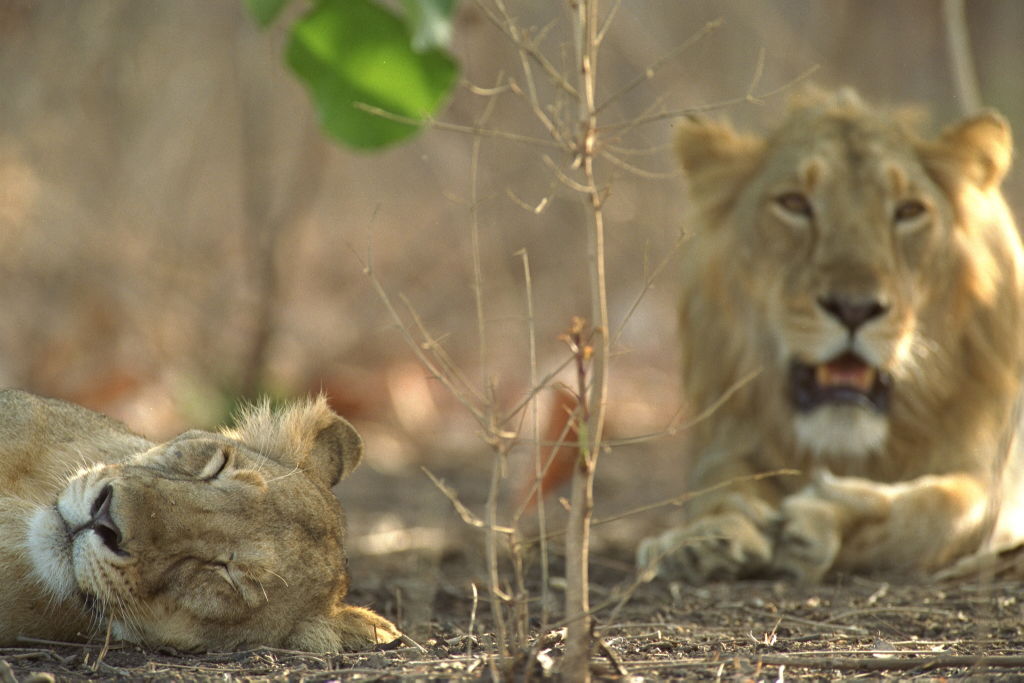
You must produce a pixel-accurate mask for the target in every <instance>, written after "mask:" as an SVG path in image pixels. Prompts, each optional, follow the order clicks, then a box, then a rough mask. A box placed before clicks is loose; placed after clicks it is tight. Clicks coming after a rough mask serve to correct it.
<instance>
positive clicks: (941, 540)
mask: <svg viewBox="0 0 1024 683" xmlns="http://www.w3.org/2000/svg"><path fill="white" fill-rule="evenodd" d="M987 506H988V497H987V495H986V494H985V490H984V487H983V486H982V485H981V483H980V481H979V480H978V479H977V478H975V477H973V476H971V475H968V474H964V473H959V474H948V475H928V476H923V477H918V478H917V479H912V480H910V481H906V482H899V483H894V484H887V483H883V482H877V481H872V480H869V479H861V478H858V477H836V476H834V475H832V474H830V473H827V472H824V473H821V474H819V475H818V476H817V477H816V478H815V481H814V482H813V483H811V484H810V485H808V486H807V487H806V488H805V489H803V490H802V491H800V492H799V493H796V494H794V495H792V496H790V497H789V498H787V499H786V500H785V501H784V502H783V504H782V507H781V519H780V525H779V529H780V531H779V537H778V540H777V542H776V545H775V552H774V556H773V558H772V567H773V570H774V571H776V572H778V573H782V574H788V575H790V576H793V577H795V578H797V579H799V580H804V581H817V580H820V579H821V578H822V577H823V576H824V575H825V574H826V573H827V572H829V571H832V570H839V571H869V570H886V569H899V570H904V571H929V570H933V569H935V568H938V567H941V566H944V565H946V564H948V563H949V562H951V561H952V560H954V559H956V558H957V557H959V556H960V555H962V554H964V553H966V552H970V551H972V550H974V549H975V548H976V547H977V546H978V544H979V543H980V542H981V539H982V536H983V534H984V531H985V529H984V526H985V520H986V510H987Z"/></svg>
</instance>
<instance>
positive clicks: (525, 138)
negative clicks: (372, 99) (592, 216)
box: [352, 102, 564, 149]
mask: <svg viewBox="0 0 1024 683" xmlns="http://www.w3.org/2000/svg"><path fill="white" fill-rule="evenodd" d="M352 106H353V107H355V108H356V109H360V110H362V111H365V112H366V113H368V114H373V115H374V116H379V117H381V118H382V119H387V120H389V121H395V122H397V123H407V124H409V125H411V126H426V127H427V128H433V129H434V130H443V131H449V132H452V133H463V134H465V135H479V136H482V137H485V138H498V139H501V140H509V141H511V142H521V143H524V144H528V145H536V146H538V147H547V148H552V149H564V148H563V146H562V145H560V144H558V143H557V142H554V141H552V140H545V139H544V138H535V137H531V136H529V135H520V134H519V133H510V132H508V131H505V130H494V129H491V128H477V127H476V126H463V125H460V124H457V123H448V122H447V121H437V120H435V119H417V118H413V117H411V116H402V115H401V114H395V113H394V112H390V111H388V110H386V109H381V108H380V107H375V106H373V105H372V104H366V103H365V102H353V103H352Z"/></svg>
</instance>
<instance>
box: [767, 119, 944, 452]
mask: <svg viewBox="0 0 1024 683" xmlns="http://www.w3.org/2000/svg"><path fill="white" fill-rule="evenodd" d="M793 149H801V150H805V151H803V152H802V153H800V154H798V155H794V154H792V153H791V152H789V151H788V150H793ZM776 150H780V151H778V152H776ZM781 150H786V151H781ZM764 164H765V168H766V169H769V170H770V172H769V173H766V174H765V176H764V184H763V186H762V187H760V188H758V191H757V194H756V196H754V197H751V198H750V201H754V202H756V203H757V204H758V208H757V212H758V216H757V221H756V226H755V230H756V231H757V232H758V233H759V234H758V235H756V236H753V238H754V239H757V240H758V241H760V242H762V244H764V245H765V246H766V247H768V249H767V255H768V256H769V257H770V258H769V259H767V261H768V263H766V264H764V265H765V266H767V267H768V268H771V269H772V270H773V271H774V276H775V278H776V279H777V281H778V286H777V288H776V289H775V291H773V292H770V293H767V296H766V297H765V299H764V300H763V305H764V309H763V311H764V315H765V318H766V322H767V324H768V327H769V329H771V330H772V332H773V333H774V335H775V336H776V341H777V353H778V355H779V358H778V360H779V363H780V364H782V365H785V366H786V367H788V376H787V378H786V381H787V384H788V394H789V396H788V399H789V401H790V402H791V404H792V408H793V412H794V428H795V432H796V435H797V438H798V440H799V441H800V442H801V443H802V444H803V445H804V446H805V447H808V448H810V449H811V450H813V451H829V450H834V449H835V448H836V445H837V444H842V447H843V448H844V449H845V450H846V451H847V452H851V453H866V452H871V451H876V450H878V449H880V448H881V447H882V445H883V443H884V441H885V439H886V436H887V434H888V427H889V415H890V410H891V408H892V403H893V394H894V393H895V392H898V391H899V384H900V381H901V378H907V377H909V376H910V375H911V371H910V366H911V364H912V363H914V361H915V356H914V350H915V339H916V333H917V330H918V329H919V320H920V315H919V313H920V311H921V309H922V308H923V307H924V306H926V305H927V304H928V302H927V301H925V300H923V298H922V297H921V296H920V293H921V292H924V291H925V290H926V289H927V286H926V285H925V284H924V283H925V281H926V280H927V278H928V277H929V276H934V275H937V273H934V272H933V271H930V269H929V266H930V265H932V264H934V263H936V262H939V261H943V260H946V259H944V258H943V256H941V255H939V254H937V252H938V251H940V250H941V248H942V245H943V244H947V243H949V224H950V216H951V214H952V209H951V207H950V204H949V201H948V199H947V198H945V197H944V196H943V194H942V192H941V191H940V190H939V188H938V187H937V185H936V184H935V182H934V181H932V180H931V178H930V177H929V176H928V174H927V172H926V170H925V168H924V166H923V164H922V162H921V160H920V159H919V157H918V156H917V155H916V153H915V150H914V148H913V146H912V145H911V143H910V142H909V140H908V139H907V138H906V136H905V135H904V134H903V133H902V131H901V130H900V129H899V128H898V127H897V125H896V124H894V123H891V122H889V121H886V123H885V124H884V125H879V123H878V122H877V121H864V120H863V119H861V118H853V117H850V116H844V115H842V114H841V113H839V114H836V115H833V116H829V117H821V118H818V119H817V120H813V121H806V120H800V119H797V120H796V121H794V122H793V123H791V125H790V126H789V127H787V128H786V129H784V130H782V131H780V133H779V134H778V135H777V136H776V138H775V139H774V140H772V142H771V143H770V147H769V149H768V150H767V151H766V157H765V161H764ZM780 275H781V277H779V276H780Z"/></svg>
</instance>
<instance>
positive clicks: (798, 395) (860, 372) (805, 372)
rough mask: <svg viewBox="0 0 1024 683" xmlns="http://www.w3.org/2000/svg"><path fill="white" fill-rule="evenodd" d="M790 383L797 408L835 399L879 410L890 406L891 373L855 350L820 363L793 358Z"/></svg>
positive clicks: (885, 410)
mask: <svg viewBox="0 0 1024 683" xmlns="http://www.w3.org/2000/svg"><path fill="white" fill-rule="evenodd" d="M789 383H790V392H791V398H792V400H793V405H794V406H795V407H796V409H797V410H798V411H800V412H810V411H811V410H814V409H815V408H818V407H819V406H822V405H828V404H836V403H848V404H854V405H859V406H862V407H864V408H870V409H872V410H875V411H877V412H879V413H885V412H887V411H888V410H889V393H890V389H891V386H892V376H891V375H889V374H888V373H886V372H882V371H881V370H879V369H878V368H875V367H873V366H871V365H869V364H867V363H865V362H864V360H863V359H861V358H860V356H858V355H856V354H854V353H850V352H847V353H844V354H842V355H841V356H838V357H836V358H834V359H832V360H831V361H829V362H828V363H824V364H822V365H807V364H805V363H801V362H799V361H793V364H792V365H791V366H790V370H789Z"/></svg>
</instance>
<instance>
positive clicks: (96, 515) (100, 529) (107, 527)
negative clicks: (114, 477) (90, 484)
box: [88, 484, 126, 555]
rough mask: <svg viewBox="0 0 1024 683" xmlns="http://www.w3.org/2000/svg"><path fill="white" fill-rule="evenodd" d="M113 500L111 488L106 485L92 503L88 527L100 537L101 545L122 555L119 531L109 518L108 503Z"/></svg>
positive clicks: (111, 518)
mask: <svg viewBox="0 0 1024 683" xmlns="http://www.w3.org/2000/svg"><path fill="white" fill-rule="evenodd" d="M113 498H114V487H113V486H111V485H110V484H107V485H106V486H104V487H103V488H102V489H100V492H99V495H97V496H96V500H94V501H93V502H92V509H91V510H90V517H91V518H90V520H89V525H88V526H89V528H90V529H92V530H93V532H95V534H96V535H97V536H99V537H100V540H101V541H103V545H105V546H107V547H108V548H110V550H112V551H113V552H115V553H117V554H119V555H124V554H126V553H125V552H124V550H122V549H121V530H120V529H119V528H118V526H117V524H116V523H115V522H114V518H113V517H111V516H110V501H111V500H113Z"/></svg>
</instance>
